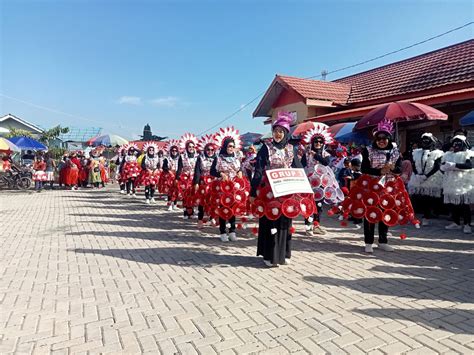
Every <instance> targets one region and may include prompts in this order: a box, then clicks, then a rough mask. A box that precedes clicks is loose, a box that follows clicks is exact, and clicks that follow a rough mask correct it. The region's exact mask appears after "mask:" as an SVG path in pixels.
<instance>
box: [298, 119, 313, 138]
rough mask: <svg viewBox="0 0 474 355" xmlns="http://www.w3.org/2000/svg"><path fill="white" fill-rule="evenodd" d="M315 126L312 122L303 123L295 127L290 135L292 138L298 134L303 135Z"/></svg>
mask: <svg viewBox="0 0 474 355" xmlns="http://www.w3.org/2000/svg"><path fill="white" fill-rule="evenodd" d="M315 126H316V125H315V123H314V122H312V121H306V122H303V123H300V124H299V125H298V126H296V128H295V130H294V131H293V133H292V135H293V136H298V135H300V134H303V133H305V132H307V131H309V130H310V129H312V128H314V127H315Z"/></svg>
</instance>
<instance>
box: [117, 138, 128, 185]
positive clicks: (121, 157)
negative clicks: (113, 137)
mask: <svg viewBox="0 0 474 355" xmlns="http://www.w3.org/2000/svg"><path fill="white" fill-rule="evenodd" d="M126 156H127V150H126V146H125V145H122V146H121V147H120V148H119V150H118V157H117V160H116V161H115V166H116V168H115V169H116V171H117V173H118V174H116V176H117V181H118V183H119V186H120V193H121V194H125V183H126V180H125V179H124V174H123V165H124V163H125V157H126Z"/></svg>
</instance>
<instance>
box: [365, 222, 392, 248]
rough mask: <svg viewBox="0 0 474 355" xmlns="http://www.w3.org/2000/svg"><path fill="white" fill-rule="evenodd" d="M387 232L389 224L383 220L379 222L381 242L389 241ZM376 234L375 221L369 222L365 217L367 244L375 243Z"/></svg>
mask: <svg viewBox="0 0 474 355" xmlns="http://www.w3.org/2000/svg"><path fill="white" fill-rule="evenodd" d="M387 233H388V226H387V225H386V224H385V223H383V222H379V244H386V243H387V242H388V240H387ZM374 234H375V223H369V221H367V220H366V219H365V218H364V241H365V244H373V243H374Z"/></svg>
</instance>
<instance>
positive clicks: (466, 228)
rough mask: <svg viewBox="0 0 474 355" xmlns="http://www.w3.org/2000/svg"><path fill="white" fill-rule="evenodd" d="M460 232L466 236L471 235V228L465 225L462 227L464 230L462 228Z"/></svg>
mask: <svg viewBox="0 0 474 355" xmlns="http://www.w3.org/2000/svg"><path fill="white" fill-rule="evenodd" d="M462 231H463V232H464V233H466V234H471V233H472V228H471V226H470V225H468V224H466V225H464V228H463V230H462Z"/></svg>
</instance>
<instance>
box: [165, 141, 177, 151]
mask: <svg viewBox="0 0 474 355" xmlns="http://www.w3.org/2000/svg"><path fill="white" fill-rule="evenodd" d="M173 147H176V148H178V151H179V140H178V139H170V140H169V141H168V142H166V146H165V149H166V151H167V152H168V153H169V152H171V148H173Z"/></svg>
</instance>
